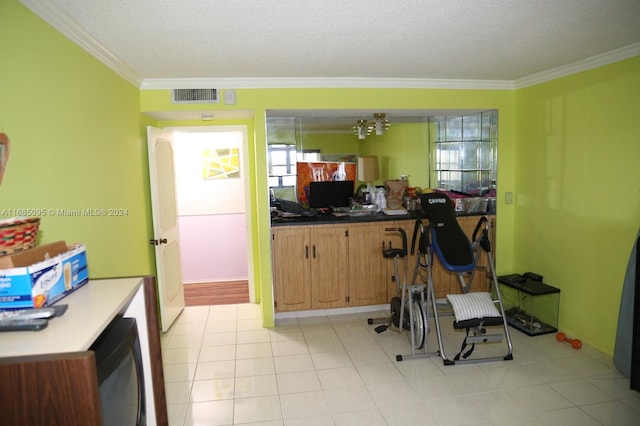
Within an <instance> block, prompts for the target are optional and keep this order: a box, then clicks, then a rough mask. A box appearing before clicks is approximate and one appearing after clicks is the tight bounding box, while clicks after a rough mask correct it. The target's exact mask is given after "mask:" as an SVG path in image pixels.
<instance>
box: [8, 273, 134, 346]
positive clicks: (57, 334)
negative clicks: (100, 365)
mask: <svg viewBox="0 0 640 426" xmlns="http://www.w3.org/2000/svg"><path fill="white" fill-rule="evenodd" d="M141 285H142V278H140V277H135V278H114V279H100V280H90V281H89V282H88V283H87V284H85V285H84V286H83V287H81V288H79V289H78V290H76V291H75V292H73V293H72V294H70V295H69V296H67V297H65V298H63V299H62V300H60V301H58V302H57V303H56V305H60V304H67V305H69V308H68V309H67V312H66V313H65V314H64V315H63V316H61V317H55V318H53V319H51V320H49V325H48V326H47V328H45V329H43V330H40V331H7V332H0V358H3V357H14V356H27V355H43V354H51V353H64V352H78V351H86V350H87V349H89V347H90V346H91V345H92V344H93V342H94V341H95V340H96V339H97V338H98V336H99V335H100V333H101V332H102V331H103V330H104V329H105V328H106V326H107V325H108V324H109V323H110V322H111V320H112V319H113V318H114V317H115V316H116V315H117V314H118V313H120V312H123V311H124V310H125V308H126V307H127V306H128V304H129V303H130V302H131V299H132V298H133V296H134V295H135V294H136V292H137V291H138V289H139V288H140V286H141Z"/></svg>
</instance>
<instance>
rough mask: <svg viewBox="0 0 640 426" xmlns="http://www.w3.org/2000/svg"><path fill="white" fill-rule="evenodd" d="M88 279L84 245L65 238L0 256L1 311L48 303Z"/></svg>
mask: <svg viewBox="0 0 640 426" xmlns="http://www.w3.org/2000/svg"><path fill="white" fill-rule="evenodd" d="M87 282H89V270H88V269H87V253H86V248H85V246H84V245H75V246H67V244H66V243H65V242H64V241H56V242H55V243H50V244H44V245H41V246H37V247H34V248H32V249H29V250H25V251H22V252H18V253H14V254H10V255H6V256H2V257H0V310H11V309H28V308H34V307H35V308H41V307H43V306H49V305H52V304H53V303H55V302H57V301H58V300H60V299H62V298H63V297H65V296H67V295H68V294H70V293H72V292H73V291H75V290H77V289H78V288H80V287H82V286H83V285H85V284H86V283H87Z"/></svg>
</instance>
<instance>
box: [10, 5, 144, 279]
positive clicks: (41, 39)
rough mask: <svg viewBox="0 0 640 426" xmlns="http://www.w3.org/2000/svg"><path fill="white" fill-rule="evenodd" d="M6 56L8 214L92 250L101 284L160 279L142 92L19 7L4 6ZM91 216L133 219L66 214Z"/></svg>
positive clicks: (43, 238) (44, 237)
mask: <svg viewBox="0 0 640 426" xmlns="http://www.w3.org/2000/svg"><path fill="white" fill-rule="evenodd" d="M0 52H2V54H3V60H2V65H1V66H0V93H2V102H0V131H2V132H5V133H6V134H7V135H8V136H9V138H10V141H11V154H10V158H9V163H8V165H7V170H6V174H5V176H4V180H3V182H2V185H1V186H0V213H2V211H3V210H5V209H6V211H5V212H4V213H5V215H3V216H4V218H7V217H11V216H14V214H13V213H15V212H16V210H14V209H37V211H36V213H37V214H36V215H39V216H42V221H41V226H40V230H41V234H40V238H39V240H40V243H47V242H51V241H56V240H65V241H67V243H83V244H85V245H86V246H87V257H88V265H89V274H90V277H92V278H100V277H107V276H124V275H142V274H149V273H152V272H153V268H152V264H153V257H152V256H153V252H152V249H151V246H149V243H148V240H149V235H151V231H150V207H149V206H150V202H149V191H148V173H147V154H146V135H145V134H144V128H143V124H146V123H143V122H142V121H141V114H140V106H139V90H138V89H137V88H136V87H134V86H133V85H131V84H130V83H127V82H126V81H124V80H123V79H122V78H121V77H119V76H117V75H116V74H115V73H114V72H113V71H111V70H110V69H108V68H107V67H105V66H104V65H103V64H102V63H101V62H99V61H97V60H96V59H94V58H93V57H91V56H90V55H88V54H87V53H86V52H85V51H84V50H82V49H81V48H79V47H78V46H76V45H75V44H73V43H72V42H70V41H69V40H68V39H67V38H65V37H64V36H62V35H61V34H60V33H59V32H57V31H56V30H55V29H53V28H52V27H50V26H49V25H47V24H45V23H44V22H43V21H42V20H41V19H40V18H38V17H36V16H35V15H34V14H32V13H31V11H29V10H28V9H26V8H25V7H23V6H22V5H20V4H18V3H17V2H16V1H13V0H3V1H0ZM82 209H106V210H107V212H108V211H109V209H123V210H124V211H125V212H126V214H125V215H124V216H111V217H110V216H100V217H90V216H80V217H69V216H64V215H63V214H62V210H66V211H69V212H75V211H76V210H79V211H82ZM40 210H41V211H42V212H40ZM27 213H29V212H27ZM38 213H39V214H38ZM0 219H2V217H0Z"/></svg>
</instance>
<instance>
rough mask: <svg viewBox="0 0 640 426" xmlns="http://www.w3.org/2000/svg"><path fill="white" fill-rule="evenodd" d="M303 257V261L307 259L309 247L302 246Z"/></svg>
mask: <svg viewBox="0 0 640 426" xmlns="http://www.w3.org/2000/svg"><path fill="white" fill-rule="evenodd" d="M304 257H305V259H308V258H309V246H304Z"/></svg>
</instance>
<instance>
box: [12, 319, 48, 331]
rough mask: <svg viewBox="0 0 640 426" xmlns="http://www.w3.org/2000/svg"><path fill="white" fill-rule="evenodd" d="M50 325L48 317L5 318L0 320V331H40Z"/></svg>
mask: <svg viewBox="0 0 640 426" xmlns="http://www.w3.org/2000/svg"><path fill="white" fill-rule="evenodd" d="M47 325H49V321H47V320H46V319H42V318H39V319H3V320H0V331H29V330H31V331H38V330H42V329H43V328H45V327H46V326H47Z"/></svg>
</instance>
